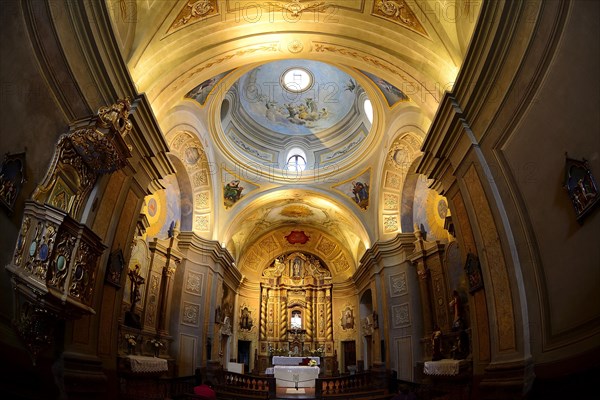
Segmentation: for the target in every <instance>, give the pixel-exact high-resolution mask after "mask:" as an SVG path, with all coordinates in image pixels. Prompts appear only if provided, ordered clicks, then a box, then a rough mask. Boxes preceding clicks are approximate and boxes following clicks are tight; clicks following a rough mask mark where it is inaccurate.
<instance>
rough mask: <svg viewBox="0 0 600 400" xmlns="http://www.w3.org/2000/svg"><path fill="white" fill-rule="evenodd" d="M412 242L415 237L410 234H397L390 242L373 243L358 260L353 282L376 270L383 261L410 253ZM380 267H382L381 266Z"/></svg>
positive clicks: (412, 246) (412, 247)
mask: <svg viewBox="0 0 600 400" xmlns="http://www.w3.org/2000/svg"><path fill="white" fill-rule="evenodd" d="M414 242H415V235H413V234H412V233H399V234H397V235H396V236H395V237H394V238H392V239H390V240H387V241H385V242H376V243H374V244H373V246H372V247H371V248H370V249H368V250H367V251H365V253H364V254H363V256H362V257H361V258H360V262H359V267H358V269H357V271H356V272H355V273H354V277H353V278H354V280H355V281H359V280H360V279H361V277H362V275H364V274H367V273H369V272H370V271H371V270H374V269H375V268H377V267H378V266H379V265H380V264H381V263H382V261H383V260H386V259H391V258H392V257H397V256H398V255H399V254H401V253H403V254H405V256H406V255H408V254H410V253H412V252H413V249H414ZM381 267H384V266H383V265H381Z"/></svg>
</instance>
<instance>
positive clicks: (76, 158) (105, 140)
mask: <svg viewBox="0 0 600 400" xmlns="http://www.w3.org/2000/svg"><path fill="white" fill-rule="evenodd" d="M130 110H131V103H130V101H129V99H124V100H118V101H117V103H115V104H113V105H111V106H107V107H101V108H100V109H99V110H98V114H97V115H94V116H92V117H90V118H85V119H81V120H79V121H76V122H74V123H73V124H71V126H70V130H69V132H67V133H65V134H63V135H62V136H61V137H60V138H59V140H58V144H57V145H56V150H55V152H54V157H53V159H52V162H51V164H50V168H49V169H48V172H47V173H46V176H45V178H44V180H43V181H42V183H41V184H40V185H39V186H38V187H37V188H36V190H35V192H34V193H33V196H32V198H33V200H35V201H37V202H38V203H47V204H50V205H51V206H54V207H56V208H59V209H61V210H63V211H66V212H67V213H69V215H70V216H71V217H73V218H76V219H77V218H78V215H79V214H80V212H81V210H82V208H83V205H84V204H85V203H86V201H87V200H88V197H89V193H90V191H91V189H92V188H93V186H94V184H95V183H96V180H97V178H98V177H99V176H100V175H103V174H106V173H111V172H114V171H117V170H119V169H122V168H123V167H125V166H126V165H127V158H129V157H131V152H130V150H129V148H128V146H127V144H126V143H125V140H124V139H123V137H124V136H125V135H127V134H128V133H129V132H130V131H131V129H132V124H131V121H129V112H130Z"/></svg>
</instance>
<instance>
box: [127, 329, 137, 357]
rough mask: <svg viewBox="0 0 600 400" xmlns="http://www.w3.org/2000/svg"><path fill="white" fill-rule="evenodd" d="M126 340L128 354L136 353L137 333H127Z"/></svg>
mask: <svg viewBox="0 0 600 400" xmlns="http://www.w3.org/2000/svg"><path fill="white" fill-rule="evenodd" d="M125 342H126V343H127V354H135V346H137V338H136V337H135V335H131V334H129V333H127V334H125Z"/></svg>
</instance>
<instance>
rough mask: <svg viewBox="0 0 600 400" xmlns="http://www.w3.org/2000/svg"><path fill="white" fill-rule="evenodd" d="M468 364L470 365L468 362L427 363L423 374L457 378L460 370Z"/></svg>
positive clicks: (439, 361)
mask: <svg viewBox="0 0 600 400" xmlns="http://www.w3.org/2000/svg"><path fill="white" fill-rule="evenodd" d="M466 364H468V361H467V360H451V359H443V360H438V361H425V366H424V368H423V372H424V373H425V375H438V376H455V375H458V374H459V372H460V368H461V367H462V366H464V365H466Z"/></svg>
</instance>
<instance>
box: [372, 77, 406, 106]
mask: <svg viewBox="0 0 600 400" xmlns="http://www.w3.org/2000/svg"><path fill="white" fill-rule="evenodd" d="M360 72H362V73H363V74H365V75H366V76H368V77H369V79H371V80H372V81H373V83H375V84H376V85H377V87H378V88H379V90H381V93H383V96H384V97H385V99H386V100H387V103H388V106H389V107H393V106H394V105H396V103H399V102H402V101H409V100H410V98H409V97H408V96H407V95H406V94H404V92H402V90H400V89H398V88H397V87H396V86H394V85H392V84H391V83H389V82H388V81H386V80H384V79H381V78H379V77H377V76H375V75H373V74H370V73H368V72H365V71H360Z"/></svg>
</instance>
